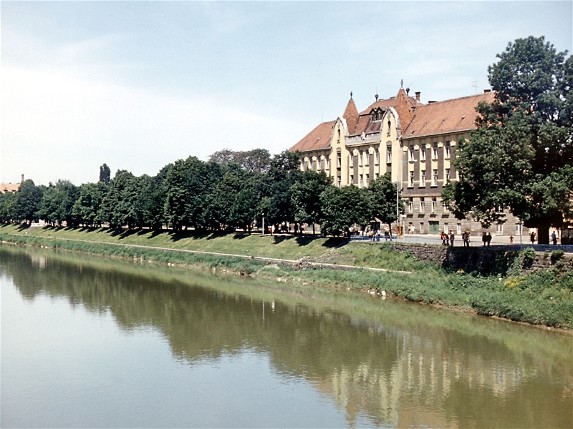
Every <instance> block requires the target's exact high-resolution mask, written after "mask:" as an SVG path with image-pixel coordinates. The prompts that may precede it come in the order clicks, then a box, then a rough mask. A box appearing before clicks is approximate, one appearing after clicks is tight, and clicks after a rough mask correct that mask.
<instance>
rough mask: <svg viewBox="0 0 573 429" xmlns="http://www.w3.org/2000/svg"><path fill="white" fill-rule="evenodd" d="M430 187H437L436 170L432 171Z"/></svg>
mask: <svg viewBox="0 0 573 429" xmlns="http://www.w3.org/2000/svg"><path fill="white" fill-rule="evenodd" d="M432 186H438V169H437V168H434V170H433V171H432Z"/></svg>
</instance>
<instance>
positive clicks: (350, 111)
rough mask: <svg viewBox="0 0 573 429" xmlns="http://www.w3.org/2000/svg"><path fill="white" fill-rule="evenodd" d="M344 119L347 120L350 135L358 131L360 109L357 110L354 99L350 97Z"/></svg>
mask: <svg viewBox="0 0 573 429" xmlns="http://www.w3.org/2000/svg"><path fill="white" fill-rule="evenodd" d="M342 117H343V118H344V119H345V120H346V126H347V127H348V133H349V134H353V133H354V131H355V130H356V125H357V124H358V109H357V108H356V104H355V103H354V100H353V99H352V97H350V100H348V104H347V105H346V110H344V114H343V115H342Z"/></svg>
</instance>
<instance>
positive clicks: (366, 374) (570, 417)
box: [0, 245, 573, 428]
mask: <svg viewBox="0 0 573 429" xmlns="http://www.w3.org/2000/svg"><path fill="white" fill-rule="evenodd" d="M381 275H384V274H383V273H382V274H381ZM0 297H1V322H2V330H1V394H2V396H1V410H0V411H1V421H0V423H1V427H3V428H7V427H305V428H306V427H330V428H332V427H337V428H338V427H366V428H368V427H381V428H396V427H431V428H433V427H435V428H449V427H451V428H458V427H459V428H495V427H500V428H511V427H515V428H571V427H573V412H572V405H573V336H570V335H564V334H562V333H558V332H552V331H546V330H542V329H537V328H532V327H528V326H521V325H516V324H512V323H508V322H504V321H499V320H492V319H487V318H482V317H478V316H474V315H468V314H457V313H453V312H448V311H443V310H436V309H432V308H427V307H423V306H419V305H416V304H408V303H403V302H395V301H391V300H385V301H383V300H381V299H379V298H373V297H369V296H362V295H358V294H356V293H352V294H348V295H346V294H342V293H332V292H324V291H321V290H316V289H312V288H308V287H303V286H292V287H290V286H289V287H285V286H284V285H280V287H279V286H277V284H275V283H269V282H267V283H265V282H261V281H256V280H249V279H242V278H238V277H237V278H228V277H227V278H225V277H220V276H215V275H209V274H207V273H200V272H194V271H191V270H180V269H176V268H173V267H162V266H149V264H148V265H145V264H143V263H137V262H128V261H113V260H107V259H103V258H94V257H86V256H74V255H71V254H59V253H55V252H47V251H39V250H25V249H20V248H12V247H9V246H2V245H0Z"/></svg>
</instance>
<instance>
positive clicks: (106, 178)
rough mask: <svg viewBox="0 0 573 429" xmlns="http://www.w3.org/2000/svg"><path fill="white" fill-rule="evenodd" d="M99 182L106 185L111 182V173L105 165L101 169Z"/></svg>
mask: <svg viewBox="0 0 573 429" xmlns="http://www.w3.org/2000/svg"><path fill="white" fill-rule="evenodd" d="M99 181H100V182H103V183H105V184H106V185H109V182H110V181H111V171H110V169H109V167H108V166H107V164H105V163H104V164H103V165H102V166H101V167H100V168H99Z"/></svg>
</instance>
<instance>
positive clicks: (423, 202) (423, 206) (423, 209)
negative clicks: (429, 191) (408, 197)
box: [420, 197, 426, 213]
mask: <svg viewBox="0 0 573 429" xmlns="http://www.w3.org/2000/svg"><path fill="white" fill-rule="evenodd" d="M420 212H421V213H426V200H425V199H424V197H420Z"/></svg>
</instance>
